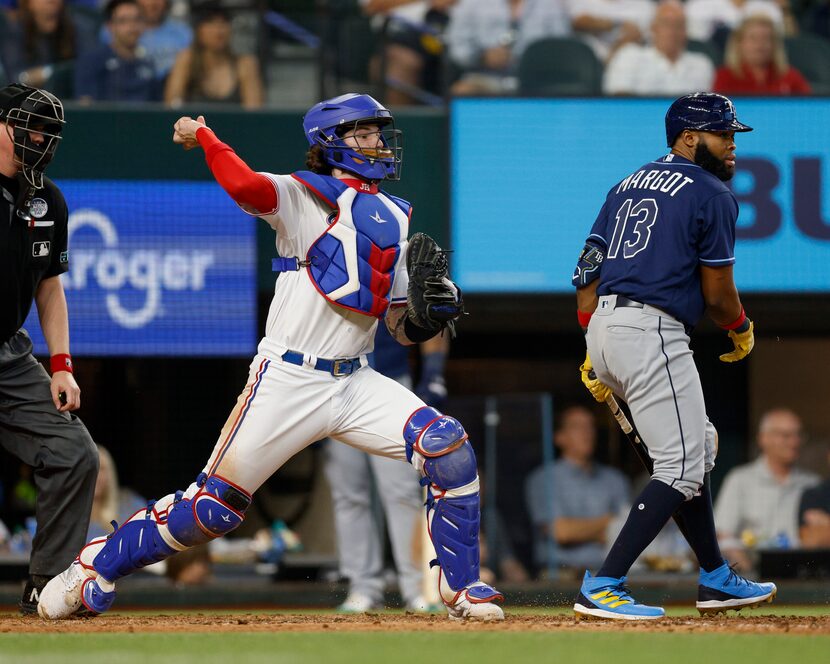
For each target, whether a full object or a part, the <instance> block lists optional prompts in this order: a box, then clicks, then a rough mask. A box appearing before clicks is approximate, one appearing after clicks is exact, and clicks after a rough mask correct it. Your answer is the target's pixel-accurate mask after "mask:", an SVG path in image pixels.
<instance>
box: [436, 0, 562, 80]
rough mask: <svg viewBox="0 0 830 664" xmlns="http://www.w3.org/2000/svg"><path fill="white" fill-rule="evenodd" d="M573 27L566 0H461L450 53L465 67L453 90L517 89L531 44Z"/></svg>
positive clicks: (449, 38) (453, 17)
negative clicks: (522, 59) (518, 74)
mask: <svg viewBox="0 0 830 664" xmlns="http://www.w3.org/2000/svg"><path fill="white" fill-rule="evenodd" d="M569 33H570V20H569V18H568V14H567V12H566V11H565V0H460V2H459V3H458V5H457V6H456V7H455V8H454V11H453V13H452V15H451V17H450V23H449V26H448V28H447V43H448V46H449V51H450V57H451V59H452V61H453V63H454V64H455V65H456V66H457V67H459V68H461V69H463V70H464V72H463V74H462V76H461V78H459V80H458V81H456V83H455V84H454V85H453V87H452V89H451V92H452V94H454V95H476V94H506V93H511V92H515V91H516V89H517V88H518V78H517V77H516V68H517V66H518V62H519V58H520V57H521V55H522V53H523V52H524V50H525V48H527V46H528V45H529V44H530V43H532V42H534V41H537V40H539V39H544V38H546V37H562V36H564V35H567V34H569Z"/></svg>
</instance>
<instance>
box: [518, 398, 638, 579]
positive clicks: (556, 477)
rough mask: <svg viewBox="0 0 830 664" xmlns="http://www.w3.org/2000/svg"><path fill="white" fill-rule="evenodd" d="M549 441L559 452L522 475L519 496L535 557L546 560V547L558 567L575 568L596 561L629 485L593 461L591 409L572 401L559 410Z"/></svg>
mask: <svg viewBox="0 0 830 664" xmlns="http://www.w3.org/2000/svg"><path fill="white" fill-rule="evenodd" d="M558 421H559V429H558V430H557V431H556V433H555V434H554V441H555V443H556V445H557V447H558V448H559V450H560V452H561V457H560V459H559V460H558V461H556V462H554V463H553V464H552V465H547V466H541V467H539V468H537V469H536V470H534V471H533V472H532V473H531V474H530V475H529V476H528V478H527V484H526V485H525V496H526V498H527V503H528V509H529V511H530V518H531V521H532V522H533V524H534V526H535V528H536V530H537V534H538V537H537V545H536V551H535V558H536V563H537V564H538V565H539V566H540V567H544V566H546V564H547V562H548V558H549V551H550V549H551V548H552V549H553V551H552V553H553V555H554V560H555V561H556V564H557V565H559V566H560V567H569V568H573V569H575V570H579V571H580V572H581V571H582V570H584V569H585V568H596V567H599V566H600V565H601V564H602V560H603V558H604V556H605V551H606V550H607V546H606V543H607V541H608V526H609V524H610V523H611V522H612V521H613V520H614V518H615V517H616V515H617V514H618V513H619V512H620V511H627V510H628V509H629V505H630V498H629V493H630V485H629V482H628V480H627V479H626V478H625V476H624V475H623V474H622V473H621V472H620V471H618V470H616V469H614V468H609V467H608V466H603V465H601V464H598V463H595V462H594V461H593V460H592V458H593V455H594V448H595V447H596V438H597V430H596V423H595V421H594V415H593V413H592V412H591V411H590V410H588V409H587V408H585V407H584V406H572V407H570V408H568V409H566V410H565V411H563V412H562V414H561V415H560V416H559V419H558Z"/></svg>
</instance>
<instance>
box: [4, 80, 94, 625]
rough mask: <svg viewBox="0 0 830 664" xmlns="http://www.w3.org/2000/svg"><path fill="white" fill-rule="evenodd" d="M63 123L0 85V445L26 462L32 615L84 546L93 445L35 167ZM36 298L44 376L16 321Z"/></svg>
mask: <svg viewBox="0 0 830 664" xmlns="http://www.w3.org/2000/svg"><path fill="white" fill-rule="evenodd" d="M63 125H64V115H63V105H62V104H61V102H60V100H58V99H57V98H56V97H55V96H53V95H51V94H50V93H48V92H46V91H44V90H38V89H36V88H30V87H26V86H23V85H17V84H14V85H8V86H6V87H5V88H2V89H0V193H2V197H3V201H2V205H0V445H2V446H3V448H4V449H6V450H8V451H9V452H11V453H12V454H13V455H15V456H16V457H17V458H18V459H20V460H21V461H23V462H24V463H26V464H28V465H29V466H31V467H32V469H33V471H34V479H35V486H36V487H37V532H36V533H35V537H34V541H33V543H32V556H31V560H30V562H29V579H28V582H27V584H26V587H25V589H24V592H23V597H22V599H21V602H20V610H21V612H22V613H24V614H31V613H36V611H37V603H38V595H39V593H40V591H41V590H42V589H43V587H44V586H45V585H46V583H47V582H48V581H49V579H51V578H52V577H53V576H55V575H56V574H58V573H59V572H60V571H61V570H63V569H64V568H65V567H66V566H67V565H68V564H69V563H70V562H72V559H73V558H74V557H75V554H76V553H77V551H78V548H79V547H80V546H82V545H83V543H84V538H85V536H86V531H87V527H88V525H89V515H90V509H91V506H92V497H93V493H94V490H95V478H96V476H97V473H98V453H97V450H96V448H95V444H94V443H93V442H92V438H91V437H90V435H89V433H88V432H87V430H86V428H85V427H84V425H83V423H82V422H81V420H79V419H78V418H77V417H75V416H74V415H72V414H71V412H70V411H73V410H76V409H77V408H78V407H79V406H80V404H81V396H80V395H81V391H80V389H79V388H78V384H77V383H76V382H75V378H74V377H73V375H72V358H71V357H70V355H69V324H68V315H67V309H66V298H65V297H64V292H63V285H62V284H61V281H60V276H59V275H60V274H62V273H63V272H66V270H67V269H68V251H67V217H68V215H67V209H66V202H65V201H64V199H63V195H62V194H61V192H60V190H59V189H58V188H57V187H56V186H55V184H54V183H53V182H52V181H51V180H49V179H48V178H46V177H44V175H43V171H44V170H45V169H46V166H47V165H48V164H49V162H50V161H51V160H52V157H53V156H54V154H55V150H56V148H57V147H58V143H59V142H60V139H61V130H62V129H63ZM33 298H34V301H35V303H36V304H37V310H38V314H39V316H40V323H41V327H42V329H43V334H44V336H45V337H46V343H47V345H48V346H49V353H50V355H51V360H50V365H51V371H52V377H51V378H50V377H49V374H47V373H46V371H45V370H44V369H43V367H42V366H41V365H40V364H39V363H38V361H37V360H36V359H35V358H34V357H33V356H32V342H31V339H29V335H28V334H26V331H25V330H23V329H21V326H22V325H23V321H25V320H26V316H27V315H28V314H29V310H30V309H31V307H32V299H33Z"/></svg>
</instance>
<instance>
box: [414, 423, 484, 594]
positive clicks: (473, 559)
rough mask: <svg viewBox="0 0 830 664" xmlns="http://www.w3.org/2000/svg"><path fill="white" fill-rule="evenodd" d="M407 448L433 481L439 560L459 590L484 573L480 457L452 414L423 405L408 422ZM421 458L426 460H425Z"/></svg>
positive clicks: (432, 518) (432, 524) (431, 508)
mask: <svg viewBox="0 0 830 664" xmlns="http://www.w3.org/2000/svg"><path fill="white" fill-rule="evenodd" d="M404 440H405V441H406V453H407V458H408V459H409V460H410V462H413V460H414V461H419V462H420V463H415V464H414V465H416V466H419V467H420V468H421V472H422V473H423V474H424V476H425V477H424V479H423V480H422V483H423V484H428V485H429V492H428V497H427V510H428V513H427V519H428V525H429V533H430V537H431V538H432V543H433V545H434V546H435V552H436V554H437V556H438V564H439V565H440V567H441V572H442V574H443V576H444V579H445V581H446V582H447V583H448V584H449V586H450V588H452V589H453V590H455V591H458V590H461V589H462V588H464V587H466V586H468V585H469V584H471V583H474V582H475V581H478V575H479V550H478V546H479V544H478V530H479V521H480V507H479V494H478V470H477V467H476V457H475V453H474V452H473V448H472V446H471V445H470V442H469V441H468V440H467V433H466V432H465V431H464V427H463V426H461V423H460V422H459V421H458V420H456V419H455V418H453V417H448V416H446V415H442V414H441V413H440V412H439V411H438V410H436V409H435V408H428V407H424V408H421V409H419V410H417V411H415V413H413V414H412V416H411V417H410V418H409V420H408V421H407V423H406V426H405V427H404ZM421 459H422V461H421Z"/></svg>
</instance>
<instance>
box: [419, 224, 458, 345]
mask: <svg viewBox="0 0 830 664" xmlns="http://www.w3.org/2000/svg"><path fill="white" fill-rule="evenodd" d="M406 269H407V271H408V272H409V290H408V292H407V307H406V310H407V311H406V312H407V315H408V316H409V319H410V320H411V321H412V322H413V323H415V325H417V326H418V327H420V328H423V329H425V330H434V331H435V332H436V333H437V332H439V331H440V330H441V329H443V328H445V327H446V328H449V330H450V334H452V335H453V336H455V321H456V319H458V318H459V317H460V316H461V314H463V313H464V301H463V299H462V297H461V289H460V288H458V287H457V286H456V285H455V284H454V283H453V282H452V281H450V279H449V277H448V276H447V275H448V273H449V264H448V262H447V252H445V251H443V250H442V249H441V247H439V246H438V244H436V242H435V240H433V239H432V238H431V237H430V236H429V235H426V234H425V233H415V235H413V236H412V237H411V238H410V239H409V248H408V249H407V253H406Z"/></svg>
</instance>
